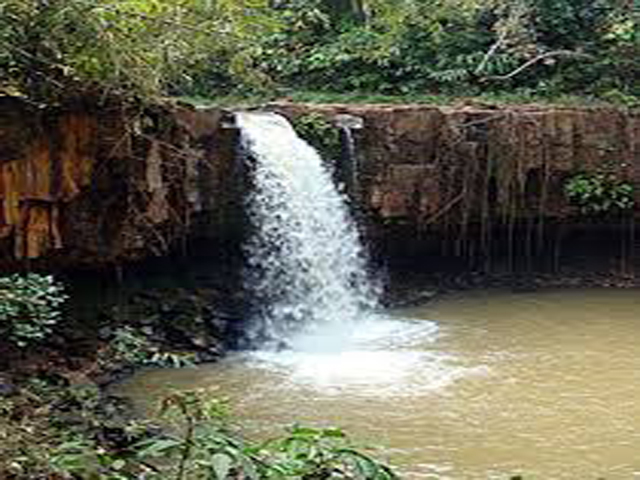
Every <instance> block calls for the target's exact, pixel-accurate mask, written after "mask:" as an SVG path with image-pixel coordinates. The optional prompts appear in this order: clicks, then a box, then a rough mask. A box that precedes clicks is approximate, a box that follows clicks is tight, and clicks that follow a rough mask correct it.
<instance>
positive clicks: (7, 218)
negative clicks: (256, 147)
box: [0, 97, 234, 268]
mask: <svg viewBox="0 0 640 480" xmlns="http://www.w3.org/2000/svg"><path fill="white" fill-rule="evenodd" d="M220 115H221V113H220V112H219V111H212V112H207V113H197V112H195V111H194V110H191V109H188V108H176V107H170V106H162V107H160V106H159V107H155V108H141V107H139V106H136V105H131V104H122V103H119V102H116V101H110V102H102V103H101V104H96V103H86V102H85V103H78V104H74V105H70V106H66V107H64V108H62V107H60V108H56V109H52V108H50V109H42V108H38V107H35V106H31V105H29V104H27V103H25V102H23V101H21V100H19V99H14V98H7V97H4V98H0V253H1V254H0V264H1V265H0V267H2V266H4V268H11V266H13V265H16V264H17V262H20V261H22V260H24V259H31V260H35V259H47V261H48V262H53V263H60V264H62V265H63V266H92V267H96V266H101V265H108V264H118V263H121V262H126V261H131V260H135V259H138V258H144V257H146V256H149V255H160V254H163V253H166V252H167V251H169V250H170V249H171V247H172V246H173V245H175V243H176V242H177V241H178V240H179V239H182V238H184V237H185V236H186V235H187V233H188V232H190V231H191V229H192V222H193V221H194V219H196V218H197V215H198V214H200V213H202V212H205V211H206V212H208V214H209V215H208V218H207V220H206V222H204V223H206V224H207V225H208V227H207V228H209V229H218V230H220V231H221V230H223V228H222V227H221V225H222V223H224V221H225V218H223V217H224V213H223V212H225V211H227V210H228V209H225V208H224V204H225V203H226V202H227V201H228V199H229V195H228V192H229V191H230V190H229V188H228V186H229V185H230V184H232V183H233V180H231V176H232V170H233V164H232V162H233V155H230V154H229V153H228V151H229V149H230V148H231V149H233V148H234V147H233V145H232V143H233V142H231V143H230V141H229V139H228V136H227V138H226V139H225V138H224V134H220V131H219V130H218V126H219V117H220ZM218 233H219V234H220V235H221V233H220V232H218Z"/></svg>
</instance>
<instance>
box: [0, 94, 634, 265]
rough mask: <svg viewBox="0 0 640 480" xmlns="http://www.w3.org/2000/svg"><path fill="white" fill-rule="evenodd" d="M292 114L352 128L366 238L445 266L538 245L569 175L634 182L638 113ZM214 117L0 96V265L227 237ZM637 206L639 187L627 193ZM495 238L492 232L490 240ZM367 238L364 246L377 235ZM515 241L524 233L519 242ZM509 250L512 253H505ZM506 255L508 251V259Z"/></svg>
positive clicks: (407, 108) (566, 213) (228, 217)
mask: <svg viewBox="0 0 640 480" xmlns="http://www.w3.org/2000/svg"><path fill="white" fill-rule="evenodd" d="M266 108H268V109H270V110H275V111H278V112H281V113H283V114H285V115H287V116H289V117H291V118H294V117H299V116H301V115H305V114H308V113H316V114H320V115H324V116H325V117H326V118H327V120H329V121H334V119H335V118H336V115H338V114H349V115H354V116H357V117H360V118H362V119H363V121H364V128H362V129H359V130H354V132H353V133H354V137H355V143H356V163H357V165H356V170H357V172H356V179H357V186H356V187H357V188H355V190H353V195H354V201H355V203H356V204H357V205H358V207H359V210H360V211H361V212H363V213H364V214H365V215H364V217H365V218H366V219H368V220H369V222H368V224H369V228H370V232H371V235H372V236H373V237H375V238H390V237H394V238H396V239H397V241H398V242H400V243H402V244H403V245H405V246H406V245H408V244H409V243H412V242H413V243H418V244H426V243H429V242H430V243H429V245H435V244H439V245H441V246H443V248H444V249H448V250H450V251H455V252H457V253H459V254H470V255H471V254H477V253H478V252H480V253H483V254H484V255H485V256H488V255H490V252H491V251H492V250H493V249H495V248H496V247H495V245H497V244H500V245H501V247H500V248H502V247H503V246H504V245H505V243H504V240H505V239H507V240H508V242H507V243H508V244H509V245H516V244H517V245H521V244H526V245H527V248H528V249H530V250H535V249H536V248H537V247H536V245H538V246H539V245H543V244H545V243H548V242H549V241H550V240H549V239H550V238H551V237H553V238H556V236H557V235H556V233H555V232H554V233H553V234H551V233H549V232H550V231H551V230H550V229H549V227H550V226H558V225H561V224H569V223H572V224H573V223H581V222H582V223H584V222H586V223H589V222H591V223H593V222H596V223H597V222H605V223H606V222H613V223H620V222H621V221H624V222H627V223H628V224H632V223H633V220H634V217H635V215H631V214H625V215H624V216H623V217H624V219H622V220H621V218H622V217H621V216H619V215H618V216H615V215H614V216H613V217H611V218H605V217H599V218H590V219H588V218H583V217H581V215H580V214H579V213H580V212H579V210H578V209H577V207H576V206H575V205H572V204H571V203H570V202H569V201H568V200H567V198H566V195H565V193H564V185H565V183H566V180H567V179H568V178H570V177H571V176H572V175H574V174H575V173H577V172H606V173H611V174H612V175H614V176H615V177H616V178H618V179H620V180H624V181H628V182H630V183H633V184H635V185H638V184H640V115H638V114H637V113H632V112H627V111H623V110H615V109H595V108H594V109H592V108H564V107H537V106H521V107H505V108H494V107H488V106H483V105H460V106H457V107H434V106H424V105H403V106H389V105H386V106H385V105H363V106H357V105H298V104H289V103H280V104H272V105H269V106H267V107H266ZM222 116H223V112H222V111H220V110H216V109H212V110H208V111H196V110H194V109H191V108H187V107H175V106H157V107H154V108H140V107H138V106H134V105H123V104H120V103H117V102H113V101H112V102H106V103H103V104H101V105H99V106H98V105H96V104H87V103H84V104H76V105H73V106H68V107H65V108H57V109H40V108H37V107H33V106H30V105H28V104H26V103H25V102H23V101H21V100H17V99H11V98H2V99H0V253H1V256H0V267H4V268H9V267H11V266H15V265H16V264H17V262H19V261H21V260H24V259H32V260H37V259H41V260H42V259H46V261H47V262H54V263H56V262H57V263H60V264H62V265H72V266H78V265H88V266H101V265H110V264H119V263H124V262H128V261H131V260H135V259H140V258H144V257H148V256H152V255H163V254H164V253H166V252H168V251H170V250H171V249H172V247H174V246H175V245H176V244H177V243H178V242H179V241H180V240H184V239H185V238H187V237H189V238H193V237H194V236H199V235H202V236H204V237H206V238H210V239H211V238H214V239H218V240H220V239H222V238H232V239H234V240H235V239H237V235H238V232H240V231H241V230H242V222H241V220H242V214H241V204H240V203H239V200H240V193H241V190H242V185H243V170H242V168H241V165H240V163H241V162H238V160H237V158H236V157H237V154H236V143H237V138H236V135H237V133H236V132H234V131H232V130H225V129H223V128H221V118H222ZM634 195H635V197H636V205H639V204H640V203H638V200H640V189H636V190H635V193H634ZM496 232H497V233H496ZM376 236H377V237H376ZM523 236H524V237H523ZM507 248H511V247H507ZM515 250H516V249H514V252H515Z"/></svg>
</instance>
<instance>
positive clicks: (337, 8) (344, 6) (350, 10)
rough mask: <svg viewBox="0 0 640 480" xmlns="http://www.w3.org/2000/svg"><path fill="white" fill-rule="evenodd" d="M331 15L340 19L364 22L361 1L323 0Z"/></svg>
mask: <svg viewBox="0 0 640 480" xmlns="http://www.w3.org/2000/svg"><path fill="white" fill-rule="evenodd" d="M324 1H325V3H326V5H327V6H328V7H329V8H330V9H331V11H332V13H333V14H334V15H336V16H337V17H338V18H340V19H349V20H355V21H357V22H363V21H364V20H365V12H364V1H363V0H324Z"/></svg>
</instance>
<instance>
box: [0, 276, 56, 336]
mask: <svg viewBox="0 0 640 480" xmlns="http://www.w3.org/2000/svg"><path fill="white" fill-rule="evenodd" d="M66 299H67V295H65V293H64V287H63V286H62V285H61V284H60V283H58V282H56V281H55V280H54V278H53V277H52V276H46V275H39V274H35V273H30V274H27V275H11V276H9V277H0V331H1V332H2V333H3V334H4V335H6V338H8V339H9V340H10V341H11V342H13V343H14V344H16V345H18V346H19V347H26V346H28V345H30V344H33V343H37V342H40V341H42V340H43V339H45V338H46V337H47V335H49V334H50V333H51V332H52V330H53V327H54V326H55V325H56V324H57V323H58V322H59V321H60V318H61V316H62V313H61V310H60V308H61V307H62V305H63V303H64V302H65V301H66Z"/></svg>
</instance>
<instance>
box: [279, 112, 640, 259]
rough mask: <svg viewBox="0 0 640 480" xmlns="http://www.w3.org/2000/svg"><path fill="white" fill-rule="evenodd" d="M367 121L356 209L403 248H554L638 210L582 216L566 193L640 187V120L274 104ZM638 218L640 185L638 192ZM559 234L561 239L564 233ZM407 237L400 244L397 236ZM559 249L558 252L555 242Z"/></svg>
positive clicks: (621, 115)
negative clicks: (597, 179) (585, 186)
mask: <svg viewBox="0 0 640 480" xmlns="http://www.w3.org/2000/svg"><path fill="white" fill-rule="evenodd" d="M273 108H274V109H276V110H278V111H281V112H283V113H285V114H286V115H289V116H290V117H297V116H300V115H305V114H308V113H310V112H316V113H321V114H323V115H326V118H327V119H331V118H334V117H335V115H337V114H350V115H355V116H359V117H361V118H362V119H363V120H364V128H363V129H362V130H355V131H354V134H355V137H356V142H357V152H358V155H357V157H358V158H357V160H358V168H359V173H358V180H359V185H358V187H359V188H358V189H357V198H356V200H355V201H356V203H357V205H358V206H359V207H360V208H361V209H363V210H364V211H365V212H366V213H367V217H368V218H369V219H371V220H372V222H371V224H372V225H373V227H374V228H373V230H374V231H378V233H379V234H380V235H382V236H384V237H386V238H387V239H388V238H390V237H392V236H394V235H395V236H396V243H399V245H398V246H399V248H400V249H404V250H406V249H407V247H408V246H410V245H411V244H412V243H413V244H415V243H418V244H422V246H423V247H424V246H425V245H426V246H429V247H430V248H431V249H432V250H433V249H434V248H435V246H436V245H437V248H436V250H437V251H440V252H445V251H448V252H452V253H454V254H455V255H458V256H466V255H470V256H477V255H478V254H480V256H484V257H490V256H491V255H492V252H493V251H494V250H496V249H503V250H512V252H511V254H512V255H518V254H520V255H522V254H524V253H526V252H524V250H527V251H529V253H527V254H530V252H531V251H534V250H540V249H544V248H548V247H549V244H552V243H556V242H557V240H558V238H557V237H558V232H557V230H558V229H557V227H558V226H561V225H565V226H571V225H574V226H575V225H584V224H591V225H593V224H617V225H619V224H620V223H621V222H622V223H623V224H624V225H625V226H628V225H630V224H633V221H634V218H635V212H631V211H628V212H623V213H621V212H615V211H612V212H609V214H606V215H605V214H603V215H599V216H585V215H582V214H581V212H580V209H579V208H578V207H577V206H576V205H575V204H572V203H571V202H570V201H569V200H568V199H567V196H566V194H565V185H566V182H567V180H568V179H570V178H571V177H572V176H574V175H575V174H577V173H579V172H587V173H605V174H610V175H612V176H613V177H615V178H616V179H617V180H619V181H624V182H629V183H631V184H634V185H636V186H637V185H640V114H638V113H633V112H628V111H623V110H617V109H604V108H565V107H540V106H520V107H515V106H514V107H504V108H496V107H488V106H483V105H460V106H457V107H433V106H423V105H403V106H388V105H387V106H375V105H366V106H354V105H326V106H322V105H314V106H305V105H294V104H277V105H274V106H273ZM633 195H634V197H635V201H636V211H637V209H638V205H640V203H639V200H640V189H639V188H636V189H635V191H634V194H633ZM560 235H563V233H562V232H561V233H560ZM398 237H400V238H398ZM552 248H554V249H555V248H557V247H556V246H553V247H552Z"/></svg>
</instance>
